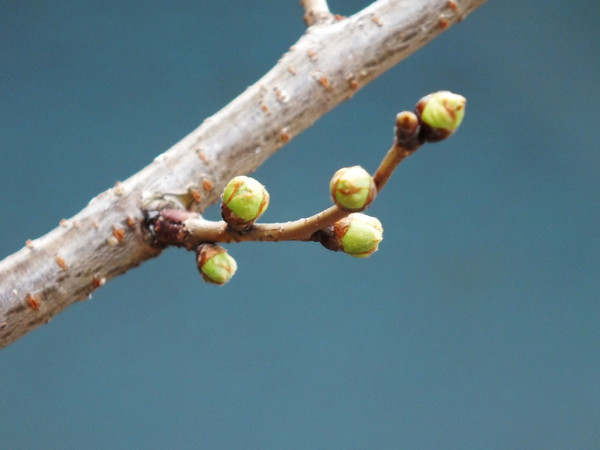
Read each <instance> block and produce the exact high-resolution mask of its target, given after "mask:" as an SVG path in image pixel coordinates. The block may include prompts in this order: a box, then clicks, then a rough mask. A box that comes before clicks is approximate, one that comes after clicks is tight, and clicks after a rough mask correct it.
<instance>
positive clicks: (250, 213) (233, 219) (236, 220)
mask: <svg viewBox="0 0 600 450" xmlns="http://www.w3.org/2000/svg"><path fill="white" fill-rule="evenodd" d="M267 206H269V193H268V192H267V190H266V189H265V187H264V186H263V185H262V184H260V183H259V182H258V181H256V180H255V179H254V178H250V177H246V176H239V177H235V178H233V179H232V180H231V181H230V182H229V183H227V186H225V190H224V191H223V195H222V197H221V216H222V217H223V219H224V220H225V222H227V223H228V224H230V225H231V226H233V227H234V228H236V229H244V228H247V227H249V226H250V225H252V224H253V223H254V221H255V220H256V219H258V218H259V217H260V215H261V214H262V213H263V212H265V211H266V209H267Z"/></svg>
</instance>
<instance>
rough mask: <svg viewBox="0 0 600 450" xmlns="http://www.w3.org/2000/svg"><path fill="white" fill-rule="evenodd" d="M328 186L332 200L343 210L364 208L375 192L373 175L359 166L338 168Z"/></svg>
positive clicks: (360, 209) (369, 202)
mask: <svg viewBox="0 0 600 450" xmlns="http://www.w3.org/2000/svg"><path fill="white" fill-rule="evenodd" d="M329 187H330V189H331V197H332V199H333V202H334V203H335V204H336V205H337V206H338V207H339V208H341V209H343V210H344V211H362V210H364V209H365V208H366V207H367V206H369V205H370V204H371V202H372V201H373V199H374V198H375V195H376V194H377V188H376V187H375V183H374V182H373V177H372V176H371V175H369V172H367V171H366V170H365V169H363V168H362V167H360V166H353V167H344V168H343V169H340V170H338V171H337V172H336V173H335V174H334V175H333V178H332V179H331V182H330V184H329Z"/></svg>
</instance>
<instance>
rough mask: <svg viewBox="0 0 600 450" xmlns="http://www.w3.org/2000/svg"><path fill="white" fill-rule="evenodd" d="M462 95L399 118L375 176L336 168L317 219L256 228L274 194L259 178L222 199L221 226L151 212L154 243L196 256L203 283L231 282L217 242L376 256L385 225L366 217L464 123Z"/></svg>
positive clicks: (241, 182)
mask: <svg viewBox="0 0 600 450" xmlns="http://www.w3.org/2000/svg"><path fill="white" fill-rule="evenodd" d="M465 104H466V100H465V98H464V97H462V96H460V95H457V94H453V93H451V92H448V91H440V92H436V93H433V94H430V95H428V96H426V97H423V98H422V99H421V100H420V101H419V102H418V103H417V106H416V107H415V111H414V112H401V113H399V114H398V115H397V116H396V132H395V137H394V144H393V145H392V147H391V148H390V149H389V151H388V152H387V154H386V155H385V157H384V158H383V160H382V161H381V163H380V165H379V167H378V168H377V170H376V171H375V174H374V175H373V176H371V175H370V174H369V173H368V172H367V171H366V170H365V169H363V168H362V167H360V166H353V167H346V168H343V169H340V170H338V171H337V172H336V173H335V174H334V175H333V177H332V179H331V182H330V185H329V186H330V193H331V198H332V200H333V203H334V205H333V206H331V207H330V208H328V209H326V210H324V211H321V212H319V213H317V214H315V215H314V216H311V217H308V218H303V219H299V220H295V221H292V222H284V223H273V224H268V223H257V222H256V221H257V220H258V219H259V217H260V216H261V215H262V214H263V213H264V212H265V210H266V209H267V207H268V205H269V193H268V192H267V190H266V189H265V187H264V186H263V185H262V184H261V183H260V182H258V181H257V180H255V179H253V178H250V177H247V176H237V177H235V178H233V179H232V180H231V181H230V182H229V183H228V184H227V185H226V186H225V189H224V191H223V194H222V196H221V216H222V218H223V221H209V220H206V219H204V218H203V217H202V216H201V215H200V214H197V213H193V212H189V211H184V210H177V209H164V210H161V211H145V214H146V217H147V220H146V226H147V227H148V229H149V230H150V232H151V235H152V236H153V240H154V241H153V244H154V245H161V246H167V245H175V246H180V247H185V248H187V249H189V250H194V251H195V252H196V260H197V264H198V269H199V271H200V273H201V275H202V277H203V278H204V280H206V281H208V282H210V283H214V284H225V283H226V282H227V281H229V280H230V279H231V277H232V276H233V274H234V273H235V271H236V270H237V263H236V262H235V260H234V259H233V258H232V257H231V256H230V255H229V254H228V253H227V251H226V250H225V249H224V248H223V247H222V246H221V245H218V244H217V243H229V242H242V241H274V242H275V241H290V240H295V241H314V242H320V243H321V244H322V245H323V246H324V247H325V248H327V249H329V250H333V251H342V252H344V253H347V254H349V255H351V256H355V257H359V258H364V257H367V256H369V255H371V254H373V253H374V252H376V251H377V249H378V247H379V243H380V242H381V240H382V239H383V227H382V225H381V222H380V221H379V220H378V219H376V218H375V217H370V216H368V215H366V214H363V213H362V211H364V210H365V209H366V208H367V207H368V206H369V205H370V204H371V202H372V201H373V200H374V199H375V196H376V195H377V194H378V193H379V192H380V191H381V189H382V188H383V186H384V185H385V183H386V182H387V181H388V180H389V178H390V176H391V175H392V173H393V171H394V170H395V168H396V167H397V166H398V164H400V162H401V161H402V160H403V159H404V158H405V157H406V156H408V155H411V154H412V153H414V152H415V151H416V150H417V149H419V147H420V146H421V145H423V144H424V143H426V142H438V141H440V140H443V139H446V138H447V137H449V136H450V135H451V134H452V133H453V132H454V131H455V130H456V129H457V128H458V126H459V125H460V123H461V121H462V119H463V116H464V110H465Z"/></svg>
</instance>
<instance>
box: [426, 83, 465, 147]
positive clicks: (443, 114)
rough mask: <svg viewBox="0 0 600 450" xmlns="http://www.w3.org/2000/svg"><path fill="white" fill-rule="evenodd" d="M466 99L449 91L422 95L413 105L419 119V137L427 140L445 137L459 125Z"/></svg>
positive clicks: (435, 140) (434, 140)
mask: <svg viewBox="0 0 600 450" xmlns="http://www.w3.org/2000/svg"><path fill="white" fill-rule="evenodd" d="M466 103H467V100H466V99H465V98H464V97H463V96H462V95H458V94H453V93H452V92H449V91H439V92H435V93H433V94H429V95H427V96H425V97H423V98H422V99H421V100H419V102H418V103H417V106H416V107H415V113H416V114H417V116H418V117H419V118H420V120H421V137H422V138H423V140H425V141H427V142H437V141H441V140H442V139H446V138H447V137H448V136H450V135H451V134H452V133H453V132H454V131H456V129H457V128H458V127H459V125H460V123H461V122H462V120H463V117H464V115H465V105H466Z"/></svg>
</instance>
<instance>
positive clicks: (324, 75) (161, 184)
mask: <svg viewBox="0 0 600 450" xmlns="http://www.w3.org/2000/svg"><path fill="white" fill-rule="evenodd" d="M485 1H486V0H462V1H458V0H457V1H456V2H451V1H446V0H423V1H420V2H415V1H412V0H379V1H377V2H375V3H373V4H371V5H370V6H369V7H367V8H365V9H364V10H362V11H360V12H359V13H357V14H355V15H354V16H352V17H349V18H347V19H344V20H339V21H336V22H333V23H329V24H320V25H319V26H315V27H309V28H308V30H307V32H306V33H305V34H304V35H303V36H302V37H301V38H300V39H299V40H298V42H297V43H296V44H294V45H293V46H292V47H290V50H289V52H287V53H286V54H285V55H283V57H282V58H281V59H280V60H279V62H278V63H277V64H276V65H275V67H273V68H272V69H271V70H270V71H269V72H268V73H267V74H266V75H264V76H263V77H262V78H261V79H260V80H258V81H257V82H256V83H255V84H254V85H252V86H250V87H249V88H248V89H247V90H246V91H245V92H243V93H242V94H241V95H240V96H239V97H237V98H236V99H234V100H233V101H232V102H231V103H230V104H228V105H227V106H226V107H225V108H223V109H222V110H221V111H219V112H218V113H217V114H215V115H214V116H212V117H210V118H208V119H206V120H205V121H204V123H203V124H202V125H201V126H200V127H198V128H197V129H196V130H194V131H193V132H192V133H190V134H189V135H188V136H186V137H185V138H183V139H182V140H181V141H180V142H178V143H177V144H175V145H174V146H173V147H172V148H171V149H169V150H168V151H166V152H165V153H163V154H161V155H159V156H158V157H157V158H155V160H154V162H153V163H152V164H150V165H149V166H147V167H145V168H144V169H143V170H141V171H140V172H138V173H137V174H135V175H133V176H132V177H130V178H129V179H127V180H126V181H123V182H122V183H117V185H115V186H114V187H113V188H111V189H109V190H107V191H105V192H103V193H101V194H100V195H98V196H97V197H95V198H94V199H92V200H91V201H90V203H89V204H88V205H87V206H86V207H85V208H84V209H83V210H82V211H80V212H79V213H78V214H77V215H75V216H74V217H72V218H71V219H68V220H64V221H62V222H61V224H60V225H59V226H58V227H57V228H55V229H54V230H52V231H50V232H49V233H48V234H46V235H44V236H42V237H40V238H39V239H36V240H33V241H28V242H27V245H26V246H25V247H24V248H22V249H21V250H19V251H18V252H16V253H14V254H13V255H11V256H8V257H7V258H5V259H4V260H3V261H1V262H0V348H2V347H4V346H6V345H8V344H10V343H11V342H13V341H15V340H16V339H18V338H19V337H20V336H22V335H24V334H25V333H27V332H28V331H30V330H32V329H33V328H35V327H37V326H39V325H41V324H42V323H45V322H48V321H49V320H50V319H51V318H52V317H53V316H54V315H55V314H57V313H58V312H60V311H61V310H63V309H65V308H66V307H68V306H69V305H71V304H72V303H74V302H76V301H79V300H83V299H85V298H87V297H88V296H89V295H90V294H91V293H92V292H93V291H94V290H95V289H97V288H98V287H99V286H101V285H102V284H104V282H105V281H106V280H109V279H111V278H113V277H115V276H117V275H119V274H122V273H124V272H126V271H127V270H129V269H131V268H133V267H136V266H138V265H139V264H141V263H142V262H144V261H145V260H147V259H149V258H152V257H154V256H157V255H159V253H160V249H157V248H156V247H153V246H152V245H150V244H149V240H148V237H147V236H145V232H144V229H143V227H142V226H141V223H142V222H143V219H144V218H143V213H142V209H143V208H148V209H162V208H164V207H168V206H181V204H182V203H183V204H184V206H187V207H188V208H189V209H190V210H191V211H196V212H202V211H203V210H204V209H206V208H207V207H208V206H209V205H211V204H212V203H214V202H215V201H216V200H217V198H218V196H219V193H220V192H221V190H222V188H223V186H224V185H225V184H226V183H227V181H228V180H229V179H231V178H232V177H233V176H236V175H239V174H244V173H248V172H250V171H252V170H254V169H256V168H257V167H258V166H259V165H260V164H262V163H263V162H264V161H265V160H266V159H267V158H268V157H269V156H271V155H272V154H273V153H275V152H276V151H277V150H278V149H280V148H281V147H282V146H283V145H284V144H285V143H287V142H288V141H289V140H290V139H292V138H293V137H294V136H296V135H297V134H298V133H300V132H301V131H302V130H304V129H306V128H308V127H309V126H310V125H312V124H313V123H314V122H315V121H316V120H317V119H318V118H319V117H321V116H322V115H324V114H325V113H326V112H327V111H329V110H330V109H332V108H333V107H335V106H336V105H338V104H339V103H341V102H342V101H344V100H347V99H349V98H351V97H352V95H353V94H354V93H355V92H356V91H357V90H358V89H360V88H362V87H363V86H364V85H366V84H367V83H369V82H370V81H371V80H373V79H374V78H375V77H377V76H379V75H381V74H382V73H383V72H385V71H386V70H387V69H389V68H391V67H392V66H394V65H395V64H397V63H398V62H399V61H401V60H402V59H404V58H405V57H407V56H408V55H410V54H411V53H413V52H414V51H416V50H417V49H419V48H420V47H421V46H423V45H425V44H426V43H427V42H429V41H431V40H432V39H433V38H435V37H436V36H437V35H439V34H440V33H441V32H442V31H443V30H445V29H446V28H448V26H449V25H452V24H454V23H456V22H457V21H459V20H462V19H463V18H464V17H465V16H466V15H467V14H468V13H470V12H471V11H472V10H474V9H475V8H477V7H478V6H480V5H482V4H483V3H485ZM340 55H345V56H344V57H341V56H340Z"/></svg>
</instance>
